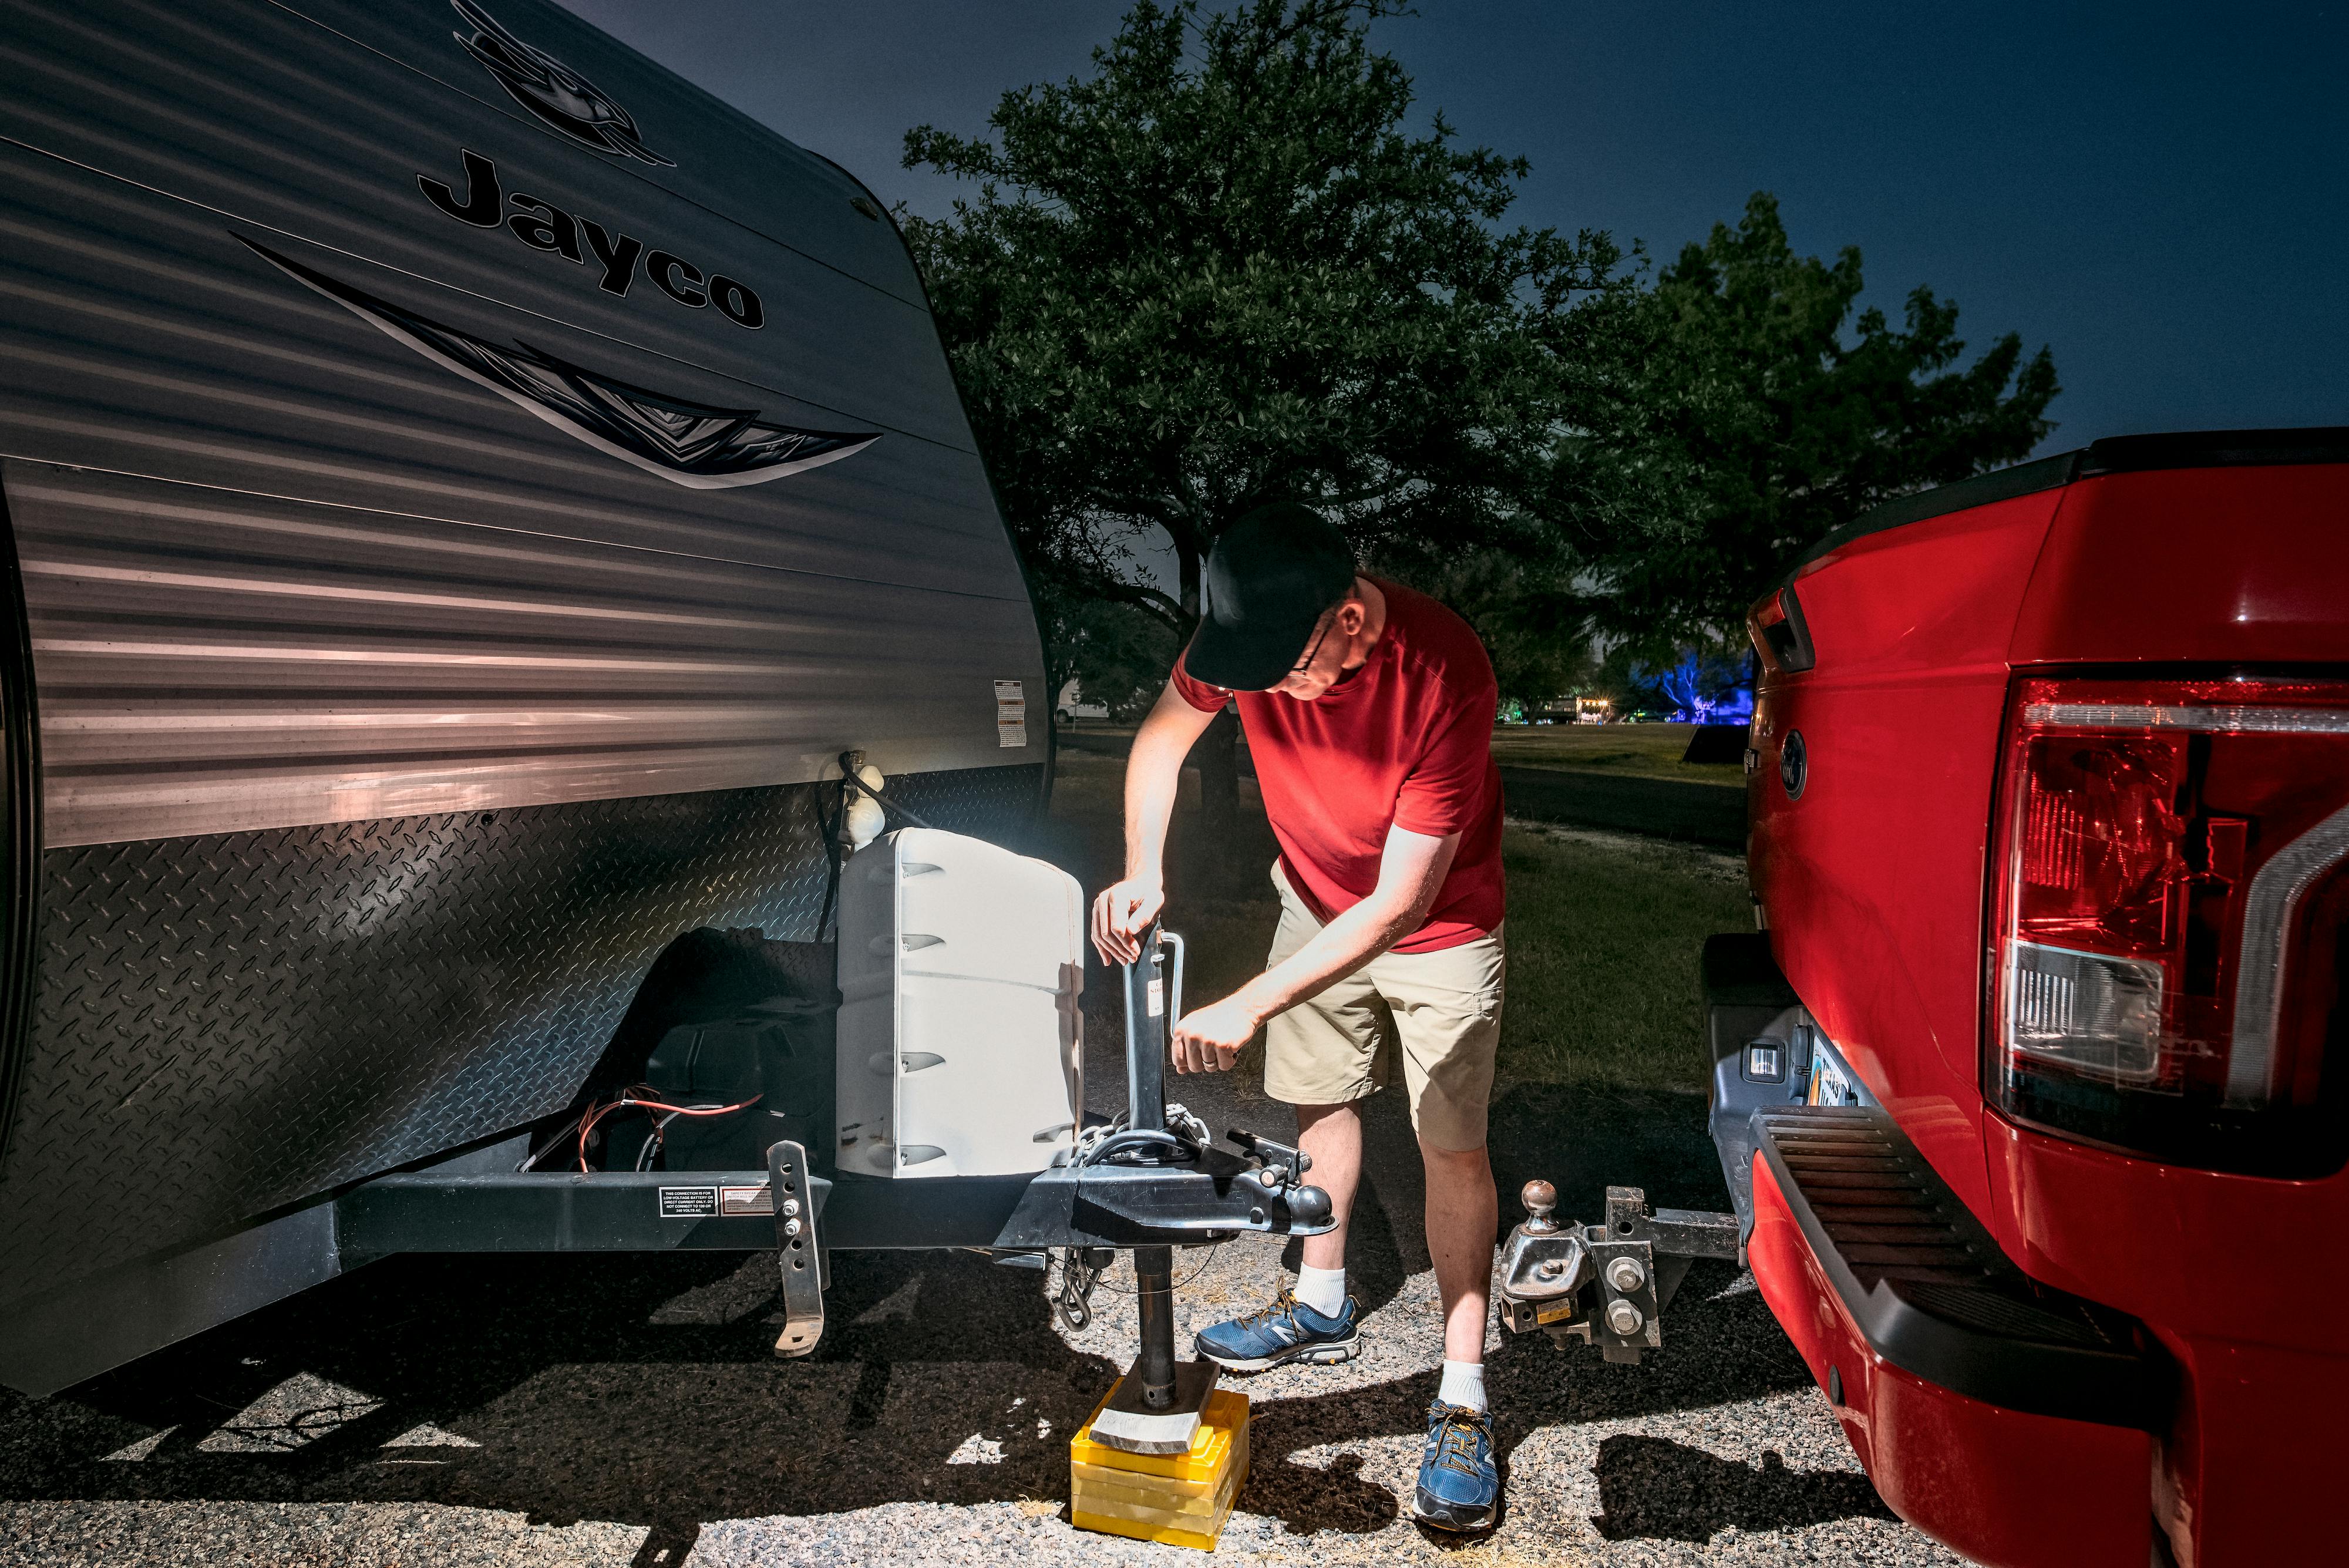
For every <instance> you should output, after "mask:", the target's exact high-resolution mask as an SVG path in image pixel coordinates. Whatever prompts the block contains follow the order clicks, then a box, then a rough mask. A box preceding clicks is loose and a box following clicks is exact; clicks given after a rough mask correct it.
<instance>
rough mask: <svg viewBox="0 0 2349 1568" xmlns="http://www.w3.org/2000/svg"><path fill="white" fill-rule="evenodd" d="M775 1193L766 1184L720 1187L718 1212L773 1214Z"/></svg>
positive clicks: (729, 1213) (730, 1213)
mask: <svg viewBox="0 0 2349 1568" xmlns="http://www.w3.org/2000/svg"><path fill="white" fill-rule="evenodd" d="M774 1211H775V1195H774V1194H773V1193H772V1192H771V1191H769V1190H768V1189H767V1188H765V1187H764V1186H759V1187H721V1188H719V1189H718V1212H719V1213H720V1214H728V1215H735V1214H772V1213H773V1212H774Z"/></svg>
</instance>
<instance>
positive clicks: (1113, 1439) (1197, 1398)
mask: <svg viewBox="0 0 2349 1568" xmlns="http://www.w3.org/2000/svg"><path fill="white" fill-rule="evenodd" d="M1221 1370H1222V1369H1221V1368H1220V1367H1218V1366H1216V1364H1215V1363H1214V1362H1212V1361H1209V1360H1207V1359H1206V1357H1204V1356H1202V1357H1200V1358H1199V1359H1197V1360H1195V1361H1178V1362H1176V1363H1175V1364H1174V1400H1173V1402H1172V1403H1170V1404H1168V1405H1165V1406H1164V1407H1160V1408H1158V1409H1153V1408H1151V1407H1150V1406H1149V1404H1148V1403H1147V1402H1146V1401H1145V1400H1144V1399H1143V1397H1142V1379H1141V1377H1140V1376H1137V1375H1136V1372H1135V1369H1134V1368H1133V1367H1128V1368H1127V1369H1126V1374H1125V1376H1123V1377H1121V1378H1119V1379H1118V1380H1117V1382H1116V1384H1115V1385H1114V1386H1112V1388H1111V1389H1110V1391H1109V1397H1108V1398H1106V1399H1104V1400H1102V1402H1101V1404H1100V1405H1099V1406H1098V1407H1095V1408H1094V1410H1093V1418H1092V1422H1091V1423H1090V1430H1091V1431H1092V1435H1093V1437H1092V1440H1093V1441H1094V1442H1096V1443H1099V1444H1101V1445H1102V1447H1104V1448H1111V1449H1124V1450H1125V1451H1126V1452H1127V1453H1129V1454H1182V1453H1188V1452H1189V1451H1190V1449H1191V1439H1192V1438H1193V1437H1194V1436H1195V1435H1196V1434H1197V1432H1198V1429H1199V1412H1200V1411H1202V1410H1204V1409H1206V1407H1207V1396H1208V1395H1210V1394H1212V1393H1214V1392H1215V1391H1216V1375H1217V1373H1219V1372H1220V1371H1221Z"/></svg>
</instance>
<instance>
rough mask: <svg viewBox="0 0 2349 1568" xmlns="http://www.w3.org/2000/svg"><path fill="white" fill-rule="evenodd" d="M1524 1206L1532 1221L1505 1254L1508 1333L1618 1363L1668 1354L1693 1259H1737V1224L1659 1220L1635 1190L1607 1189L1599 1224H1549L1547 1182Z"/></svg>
mask: <svg viewBox="0 0 2349 1568" xmlns="http://www.w3.org/2000/svg"><path fill="white" fill-rule="evenodd" d="M1521 1197H1522V1198H1523V1199H1524V1202H1525V1206H1526V1215H1527V1216H1528V1218H1527V1219H1526V1222H1525V1223H1524V1224H1522V1225H1520V1226H1518V1227H1517V1228H1516V1230H1514V1231H1510V1232H1509V1239H1508V1241H1507V1243H1506V1245H1505V1246H1504V1247H1503V1248H1502V1251H1501V1288H1500V1292H1499V1300H1498V1305H1499V1309H1500V1317H1501V1326H1503V1327H1504V1328H1506V1329H1510V1330H1512V1331H1514V1332H1516V1333H1518V1334H1524V1333H1526V1332H1528V1331H1529V1330H1532V1329H1540V1330H1542V1331H1543V1332H1544V1333H1546V1334H1548V1335H1549V1336H1550V1338H1551V1339H1552V1340H1554V1341H1556V1342H1557V1343H1558V1344H1560V1345H1564V1344H1565V1343H1567V1341H1568V1340H1570V1339H1571V1340H1578V1341H1580V1342H1581V1343H1582V1344H1584V1345H1597V1346H1599V1353H1600V1354H1601V1355H1604V1356H1605V1357H1606V1358H1607V1359H1608V1360H1609V1361H1628V1362H1636V1361H1638V1360H1639V1359H1640V1352H1641V1351H1643V1350H1657V1349H1661V1347H1662V1345H1663V1343H1664V1333H1663V1313H1664V1308H1665V1307H1667V1306H1669V1305H1671V1299H1672V1293H1673V1292H1675V1291H1676V1290H1678V1289H1679V1288H1680V1282H1681V1280H1682V1277H1683V1276H1684V1275H1686V1274H1687V1272H1688V1267H1689V1264H1690V1262H1692V1260H1694V1259H1697V1258H1729V1259H1734V1258H1735V1257H1736V1256H1737V1216H1736V1215H1734V1214H1713V1213H1709V1212H1707V1211H1705V1210H1697V1209H1658V1210H1653V1211H1651V1210H1649V1208H1648V1195H1647V1194H1646V1193H1645V1192H1643V1191H1641V1190H1640V1189H1639V1188H1636V1187H1610V1188H1609V1189H1607V1219H1606V1222H1605V1223H1604V1224H1599V1225H1581V1224H1578V1223H1576V1222H1574V1221H1573V1220H1567V1221H1564V1222H1563V1223H1561V1222H1560V1221H1558V1220H1554V1219H1552V1218H1550V1216H1551V1215H1552V1214H1553V1213H1555V1212H1556V1210H1557V1189H1556V1188H1555V1187H1553V1186H1551V1185H1550V1184H1549V1183H1548V1182H1547V1181H1528V1182H1526V1186H1525V1191H1524V1192H1523V1193H1522V1194H1521Z"/></svg>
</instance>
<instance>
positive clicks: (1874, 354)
mask: <svg viewBox="0 0 2349 1568" xmlns="http://www.w3.org/2000/svg"><path fill="white" fill-rule="evenodd" d="M1862 286H1863V282H1862V278H1861V273H1860V254H1859V252H1858V250H1857V248H1855V247H1851V246H1846V247H1845V248H1844V249H1843V250H1842V251H1841V252H1840V253H1838V254H1837V258H1836V260H1835V261H1834V263H1833V264H1828V263H1826V262H1822V261H1820V260H1819V259H1818V258H1817V257H1816V256H1798V255H1796V254H1795V251H1794V247H1793V246H1792V245H1791V244H1789V243H1788V241H1787V237H1786V230H1785V224H1784V223H1783V222H1782V221H1781V220H1780V218H1779V215H1778V203H1777V200H1776V198H1775V197H1773V196H1771V195H1769V194H1768V193H1766V192H1756V193H1755V194H1754V196H1753V197H1752V199H1750V200H1749V201H1748V202H1746V206H1745V213H1744V217H1743V219H1741V220H1740V221H1739V223H1738V224H1737V226H1736V227H1734V228H1731V227H1730V226H1729V225H1727V224H1715V225H1714V226H1713V233H1712V235H1711V237H1710V238H1708V239H1707V240H1706V241H1705V242H1704V243H1703V244H1691V245H1689V246H1688V247H1687V248H1686V249H1684V250H1683V251H1682V253H1681V254H1680V258H1679V259H1678V260H1677V261H1675V262H1674V263H1673V264H1672V265H1671V266H1669V267H1667V268H1665V269H1664V270H1663V271H1662V273H1661V275H1659V277H1658V278H1657V280H1656V286H1655V287H1654V289H1653V290H1652V292H1651V293H1650V294H1648V295H1647V296H1646V298H1645V301H1644V306H1643V310H1644V323H1643V330H1642V332H1641V334H1640V351H1639V353H1638V355H1637V356H1636V359H1635V363H1636V365H1637V367H1638V369H1637V370H1636V373H1634V374H1633V375H1631V376H1630V377H1629V378H1628V379H1625V380H1624V381H1623V382H1622V383H1621V386H1620V393H1621V398H1620V400H1619V402H1618V403H1617V404H1616V405H1615V406H1614V407H1613V408H1612V409H1611V410H1609V413H1608V415H1607V416H1606V417H1604V418H1603V419H1601V420H1600V421H1598V423H1597V425H1596V427H1595V428H1594V431H1593V432H1592V433H1591V435H1590V436H1589V438H1588V440H1586V441H1581V442H1578V451H1577V461H1578V462H1579V463H1580V464H1582V465H1583V466H1584V467H1585V468H1586V470H1587V471H1588V472H1587V475H1586V478H1587V483H1586V486H1585V489H1586V493H1590V494H1595V495H1600V496H1604V497H1606V498H1607V499H1608V502H1609V504H1610V505H1611V506H1612V507H1613V508H1614V509H1615V510H1616V511H1617V512H1619V513H1620V514H1626V517H1627V522H1626V524H1625V525H1622V526H1619V527H1618V528H1616V529H1615V530H1614V538H1613V539H1612V540H1611V541H1610V542H1609V543H1607V544H1603V545H1601V546H1600V549H1599V553H1598V554H1597V555H1596V556H1594V559H1593V562H1592V567H1591V570H1590V572H1589V574H1588V577H1587V579H1586V580H1587V581H1588V582H1589V583H1590V584H1591V585H1592V586H1593V587H1594V588H1595V589H1596V590H1597V591H1596V593H1595V594H1594V596H1593V597H1592V599H1591V601H1590V604H1589V607H1588V608H1589V611H1590V620H1591V622H1592V624H1593V625H1594V626H1595V627H1596V628H1598V629H1599V630H1600V631H1601V632H1602V634H1606V635H1609V636H1611V637H1612V638H1615V639H1630V640H1632V641H1634V642H1636V643H1638V644H1639V645H1640V646H1641V647H1642V648H1643V649H1647V650H1649V651H1650V652H1651V653H1654V654H1657V655H1660V656H1666V657H1669V656H1670V652H1671V650H1672V649H1676V648H1678V647H1680V646H1682V645H1690V646H1696V647H1708V648H1710V647H1720V646H1723V645H1724V644H1726V643H1730V642H1733V641H1735V640H1736V639H1737V637H1738V628H1739V626H1740V625H1741V623H1742V621H1743V618H1744V613H1745V610H1746V608H1747V607H1749V606H1750V605H1751V603H1752V602H1753V600H1754V597H1756V596H1758V595H1759V594H1760V593H1761V592H1762V591H1763V590H1764V588H1765V587H1767V585H1768V583H1769V582H1770V580H1771V579H1772V578H1773V577H1775V576H1776V575H1777V574H1778V573H1780V572H1781V571H1783V570H1784V569H1785V566H1787V564H1788V563H1789V562H1790V561H1791V560H1793V559H1794V557H1795V556H1797V555H1798V554H1799V553H1800V552H1801V551H1802V550H1804V549H1805V548H1806V547H1807V546H1808V545H1811V544H1813V543H1815V542H1816V540H1818V539H1820V538H1821V537H1823V536H1825V535H1827V534H1829V533H1831V532H1833V531H1834V530H1835V529H1837V528H1838V527H1840V526H1842V525H1843V524H1846V523H1848V522H1850V521H1851V520H1852V519H1853V518H1855V517H1857V516H1858V515H1859V514H1861V513H1863V512H1865V511H1867V510H1868V508H1870V507H1871V506H1874V505H1877V504H1879V503H1881V502H1884V501H1888V500H1890V499H1892V498H1894V497H1896V496H1899V495H1905V494H1908V493H1911V492H1914V491H1917V490H1921V489H1925V488H1928V487H1930V486H1931V485H1935V484H1943V483H1949V482H1951V481H1953V480H1959V479H1964V478H1968V477H1970V476H1971V475H1973V474H1977V473H1981V472H1985V471H1986V470H1988V469H1991V468H1995V467H1998V466H2001V465H2002V464H2004V463H2008V462H2015V461H2017V460H2020V459H2022V458H2023V457H2026V456H2028V455H2029V454H2030V452H2031V450H2032V449H2033V447H2034V446H2036V445H2037V444H2038V443H2039V442H2040V441H2041V440H2043V439H2044V437H2045V436H2046V434H2047V433H2048V431H2050V430H2051V429H2053V428H2054V427H2053V425H2052V424H2051V423H2050V421H2048V419H2047V417H2046V415H2047V405H2048V402H2049V400H2051V399H2053V398H2054V396H2055V393H2056V391H2057V387H2056V383H2055V366H2054V359H2053V358H2051V357H2050V355H2049V353H2048V351H2047V349H2045V348H2041V349H2040V350H2039V351H2038V352H2037V353H2036V354H2034V355H2033V356H2031V357H2030V358H2028V359H2026V358H2024V357H2023V342H2022V339H2021V338H2020V337H2017V336H2016V335H2015V334H2013V333H2008V334H2006V335H2005V336H2004V337H2000V338H1998V339H1997V340H1996V341H1995V342H1993V343H1992V345H1991V346H1990V348H1988V349H1987V350H1986V351H1985V352H1983V353H1982V355H1981V356H1980V358H1976V359H1975V360H1974V361H1973V362H1972V363H1971V365H1961V361H1962V359H1963V358H1964V355H1965V348H1966V345H1965V343H1964V342H1963V340H1961V338H1960V337H1958V335H1957V325H1958V307H1957V306H1956V305H1955V304H1953V303H1951V301H1949V300H1946V299H1942V298H1940V297H1938V296H1935V295H1934V294H1933V292H1932V291H1931V290H1930V289H1929V288H1923V287H1920V288H1918V289H1916V290H1914V291H1913V292H1911V293H1910V294H1909V297H1908V302H1907V306H1906V308H1905V310H1904V312H1903V317H1902V321H1901V323H1900V325H1899V326H1897V327H1896V326H1894V325H1893V324H1892V323H1891V322H1890V321H1889V319H1888V318H1887V317H1886V316H1885V314H1884V313H1883V312H1882V311H1881V310H1877V309H1868V310H1865V311H1861V312H1860V313H1859V315H1858V317H1857V321H1855V320H1854V319H1853V315H1852V313H1853V310H1854V307H1855V306H1856V305H1857V300H1858V297H1859V295H1860V292H1861V289H1862ZM1642 513H1644V514H1647V515H1646V516H1645V517H1644V518H1640V517H1639V516H1638V514H1642Z"/></svg>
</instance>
